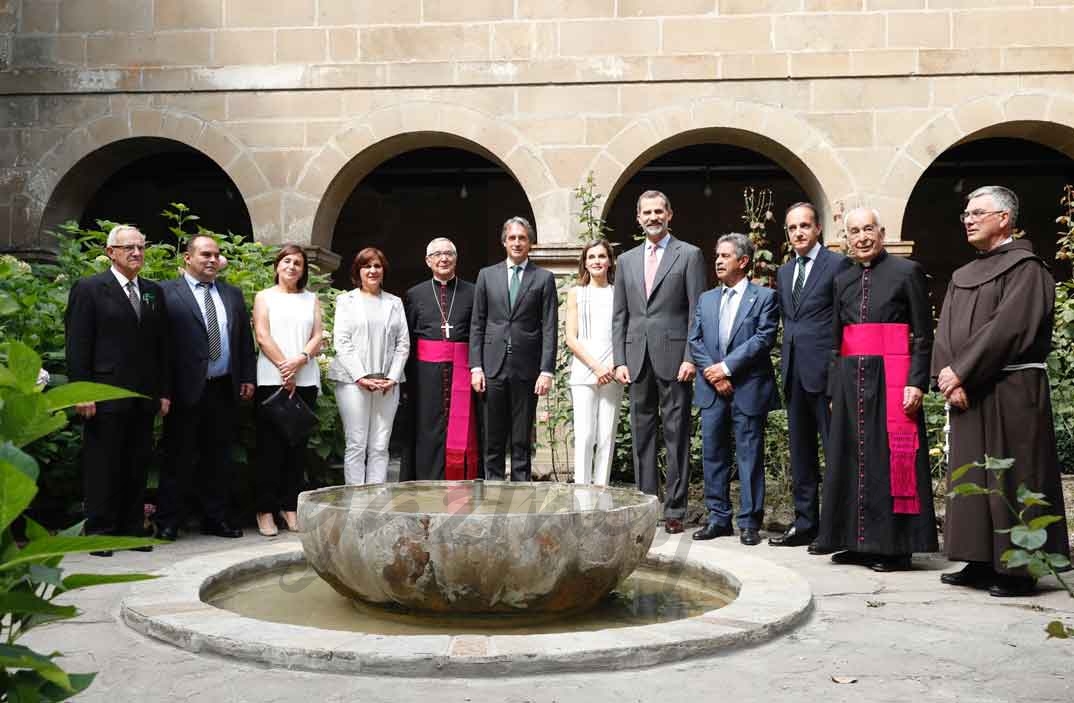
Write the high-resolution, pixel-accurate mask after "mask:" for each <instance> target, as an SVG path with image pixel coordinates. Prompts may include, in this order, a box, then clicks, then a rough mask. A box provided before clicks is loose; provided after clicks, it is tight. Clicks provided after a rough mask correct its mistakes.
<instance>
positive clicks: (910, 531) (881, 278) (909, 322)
mask: <svg viewBox="0 0 1074 703" xmlns="http://www.w3.org/2000/svg"><path fill="white" fill-rule="evenodd" d="M845 223H846V232H847V246H848V250H849V253H850V257H851V258H852V259H853V260H854V261H855V263H856V264H857V266H853V267H851V268H850V269H848V270H846V271H844V272H843V273H841V274H839V275H838V276H837V277H836V279H835V295H834V299H833V309H832V317H833V325H832V331H833V339H832V341H833V349H832V358H833V363H832V367H831V370H830V371H829V373H828V396H829V397H831V399H832V424H831V431H830V433H829V435H828V445H827V447H826V449H827V461H826V462H825V463H826V467H825V472H824V500H823V501H822V503H821V506H820V533H819V534H818V536H817V547H818V551H835V552H837V553H836V554H833V555H832V561H833V562H835V563H836V564H857V565H860V566H866V567H868V568H870V569H872V570H873V571H904V570H908V569H910V568H911V561H910V559H911V555H912V554H913V553H914V552H934V551H936V549H937V548H938V545H937V541H936V518H935V510H934V508H933V504H932V475H931V471H930V467H929V457H928V441H927V435H926V434H925V418H924V413H923V412H922V410H921V402H922V399H923V398H924V395H925V391H926V390H927V389H928V387H929V356H930V354H931V352H932V311H931V309H930V308H929V296H928V285H927V283H926V281H925V272H924V270H923V269H922V268H921V266H920V265H919V264H917V263H915V262H913V261H910V260H909V259H903V258H900V257H897V256H891V255H889V254H888V253H887V251H885V249H884V227H883V225H882V224H881V223H880V214H879V213H878V212H877V211H876V210H873V209H871V208H856V209H854V210H851V211H850V212H849V213H847V215H846V220H845Z"/></svg>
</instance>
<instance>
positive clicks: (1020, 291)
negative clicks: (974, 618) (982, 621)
mask: <svg viewBox="0 0 1074 703" xmlns="http://www.w3.org/2000/svg"><path fill="white" fill-rule="evenodd" d="M960 219H961V221H962V224H963V228H964V230H965V233H966V239H967V240H968V241H969V243H970V245H971V246H972V247H973V248H974V249H976V250H977V257H976V258H975V259H974V260H973V261H971V262H970V263H968V264H966V265H965V266H963V267H962V268H960V269H958V270H957V271H955V273H954V275H952V277H951V283H950V285H948V287H947V295H946V297H945V298H944V304H943V308H942V310H941V312H940V322H939V325H938V326H937V329H936V344H935V347H934V349H933V357H932V374H933V376H934V378H935V382H936V383H935V385H936V387H937V388H938V389H939V390H940V392H942V393H943V394H944V398H945V399H946V400H947V402H948V404H949V406H950V425H951V433H950V436H949V442H950V454H949V461H948V465H949V467H950V470H951V471H953V470H955V469H957V468H958V467H960V466H963V465H965V464H968V463H971V462H977V461H983V460H984V458H985V456H986V455H987V456H992V457H1000V458H1012V459H1014V467H1013V468H1012V469H1011V470H1010V471H1008V472H1007V474H1006V475H1005V476H1004V478H1003V482H1002V483H999V482H998V481H997V480H996V477H995V474H993V473H992V472H991V471H987V470H985V469H983V468H977V467H975V468H973V469H971V470H970V471H969V473H967V474H966V475H965V476H963V477H961V478H960V479H959V480H958V481H954V480H952V479H951V477H950V474H949V475H948V482H949V487H950V488H952V489H953V488H955V487H957V486H958V485H961V484H964V483H976V484H978V485H980V486H987V487H988V488H993V489H999V490H1001V491H1002V492H1003V493H1004V495H1005V496H1006V498H1007V501H1009V502H1010V504H1011V505H1014V506H1016V507H1017V506H1018V501H1017V495H1016V487H1018V486H1020V485H1025V487H1026V488H1028V489H1029V490H1031V491H1037V492H1040V493H1043V494H1044V496H1045V499H1046V500H1047V501H1049V502H1050V503H1051V505H1050V506H1049V507H1041V506H1037V507H1033V508H1030V509H1029V510H1028V511H1027V512H1026V513H1025V515H1024V518H1025V519H1026V520H1027V521H1028V520H1032V519H1033V518H1036V517H1038V516H1039V515H1040V514H1041V513H1050V514H1053V515H1059V516H1062V515H1064V511H1063V492H1062V489H1061V486H1060V477H1059V459H1058V456H1057V453H1056V446H1055V430H1054V426H1053V424H1052V405H1051V398H1050V395H1049V389H1048V375H1047V372H1046V364H1045V360H1046V359H1047V357H1048V353H1049V352H1050V351H1051V340H1052V323H1053V316H1054V311H1053V307H1054V305H1055V281H1054V279H1053V278H1052V276H1051V274H1050V273H1049V272H1048V267H1047V265H1046V264H1045V262H1044V261H1043V260H1041V259H1040V258H1039V257H1038V256H1037V255H1036V254H1034V253H1033V246H1032V244H1030V243H1029V242H1028V241H1026V240H1024V239H1014V236H1013V232H1014V226H1015V223H1016V222H1017V219H1018V197H1017V196H1016V195H1015V194H1014V193H1013V192H1012V191H1010V190H1008V189H1007V188H1004V187H1002V186H984V187H982V188H978V189H977V190H975V191H973V192H972V193H970V195H969V197H968V198H967V201H966V208H965V211H964V212H962V213H961V215H960ZM1012 519H1013V516H1012V515H1011V514H1010V511H1009V509H1008V507H1007V505H1006V503H1004V501H1002V500H997V499H996V498H993V497H990V496H984V495H969V496H959V497H956V498H954V499H950V500H948V503H947V518H946V521H945V523H944V549H945V551H946V552H947V557H948V558H949V559H951V560H952V561H962V562H967V563H966V566H965V567H964V568H963V569H962V570H961V571H956V572H954V573H948V574H943V575H942V576H941V577H940V580H941V581H943V582H944V583H946V584H949V585H952V586H967V587H970V588H979V589H983V590H988V592H989V593H991V594H992V595H993V596H999V597H1004V596H1024V595H1029V594H1031V593H1033V592H1034V590H1035V581H1036V580H1035V579H1034V578H1033V576H1031V575H1030V574H1029V573H1028V572H1027V570H1026V568H1025V567H1024V566H1021V567H1018V568H1010V567H1009V566H1008V565H1007V564H1005V563H1004V562H1003V559H1002V555H1003V553H1004V552H1005V551H1006V550H1008V549H1010V548H1011V540H1010V537H1009V536H1008V534H1007V533H1000V532H997V530H1008V529H1009V528H1011V527H1012V526H1013V525H1012ZM1047 531H1048V540H1047V542H1046V543H1045V544H1044V545H1042V546H1041V549H1043V550H1044V551H1046V552H1049V553H1053V554H1060V555H1063V558H1064V559H1065V558H1066V556H1067V555H1069V554H1070V545H1069V543H1068V538H1067V530H1066V523H1065V521H1063V520H1060V521H1059V522H1056V523H1053V524H1052V525H1050V526H1048V527H1047Z"/></svg>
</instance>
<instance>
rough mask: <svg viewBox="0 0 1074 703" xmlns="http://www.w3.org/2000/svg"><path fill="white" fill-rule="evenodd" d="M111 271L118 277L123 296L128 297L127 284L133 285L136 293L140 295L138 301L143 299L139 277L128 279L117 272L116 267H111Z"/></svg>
mask: <svg viewBox="0 0 1074 703" xmlns="http://www.w3.org/2000/svg"><path fill="white" fill-rule="evenodd" d="M111 271H112V275H113V276H115V277H116V280H117V281H119V287H120V288H122V289H123V295H127V284H128V283H133V284H134V292H135V293H136V294H137V295H138V300H141V299H142V287H141V286H139V285H138V277H137V276H135V277H134V278H127V277H126V276H124V275H123V274H122V273H120V272H119V271H117V270H116V267H115V266H113V267H111Z"/></svg>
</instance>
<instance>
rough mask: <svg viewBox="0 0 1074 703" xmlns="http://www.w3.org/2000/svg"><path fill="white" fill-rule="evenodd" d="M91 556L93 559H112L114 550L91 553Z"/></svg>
mask: <svg viewBox="0 0 1074 703" xmlns="http://www.w3.org/2000/svg"><path fill="white" fill-rule="evenodd" d="M90 556H91V557H110V556H112V550H111V549H102V550H100V551H97V552H90Z"/></svg>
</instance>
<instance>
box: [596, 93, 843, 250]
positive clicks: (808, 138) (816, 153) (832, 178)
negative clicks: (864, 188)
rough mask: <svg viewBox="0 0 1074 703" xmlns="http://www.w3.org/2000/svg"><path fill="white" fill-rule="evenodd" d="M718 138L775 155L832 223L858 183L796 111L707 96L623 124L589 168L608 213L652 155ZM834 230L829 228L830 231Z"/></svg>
mask: <svg viewBox="0 0 1074 703" xmlns="http://www.w3.org/2000/svg"><path fill="white" fill-rule="evenodd" d="M701 142H720V143H726V144H731V145H734V146H739V147H744V148H747V149H751V150H753V151H756V152H758V153H760V154H763V155H764V156H766V157H768V158H770V159H772V160H773V161H774V162H776V163H777V164H779V165H780V166H781V167H783V168H784V169H786V170H787V172H788V173H790V174H791V175H792V176H793V177H794V178H795V180H797V181H798V182H799V183H800V184H801V185H802V187H803V188H804V189H805V191H806V192H807V193H808V194H809V197H810V198H811V199H812V201H813V202H814V203H815V204H816V205H817V206H818V208H820V211H821V220H822V221H824V222H830V220H831V214H832V203H834V202H836V201H838V200H850V199H852V198H853V197H854V196H855V194H856V191H857V185H856V183H855V181H854V178H853V176H852V175H851V173H850V171H849V170H848V169H847V168H846V165H845V164H844V163H843V162H842V160H841V159H840V158H839V157H838V155H836V153H835V150H834V149H833V148H832V146H831V145H830V144H829V143H828V142H827V141H826V140H825V139H824V137H823V135H821V134H820V132H818V131H817V130H816V129H815V128H813V127H812V126H811V125H810V124H808V123H807V122H805V121H803V120H801V119H799V118H798V117H797V116H796V115H794V113H792V112H790V111H788V110H786V109H781V108H778V107H773V106H769V105H762V104H759V103H754V102H748V101H742V100H728V99H724V98H707V99H701V100H696V101H693V102H690V103H688V104H683V105H675V106H671V107H667V108H661V109H658V110H654V111H652V112H649V113H647V114H645V115H642V116H641V117H639V118H638V119H637V120H635V121H634V122H632V123H631V124H629V125H627V126H626V127H624V128H623V129H622V130H621V131H620V132H619V133H618V134H617V135H616V136H615V137H613V138H612V140H611V141H610V142H609V143H608V145H607V146H606V147H605V148H604V149H603V150H602V151H601V152H600V153H599V154H597V155H596V156H595V157H594V158H593V160H592V161H591V162H590V166H589V168H588V169H586V174H588V173H589V172H590V171H591V172H592V173H593V174H594V178H595V179H596V183H597V189H598V191H599V192H601V193H604V194H606V196H605V200H604V208H605V214H606V211H607V208H608V207H609V206H610V205H611V203H612V201H613V200H614V199H615V196H616V195H618V193H619V191H620V189H621V188H622V187H623V185H624V184H625V183H626V182H627V181H629V180H630V178H632V177H633V175H634V174H635V173H637V171H638V170H640V169H641V168H642V167H643V166H644V165H645V164H646V163H648V162H649V161H652V160H653V159H654V158H656V157H658V156H660V155H662V154H665V153H668V152H670V151H673V150H675V149H678V148H680V147H684V146H688V145H690V144H697V143H701ZM832 231H834V228H832V227H827V228H826V233H830V232H832Z"/></svg>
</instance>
